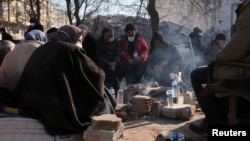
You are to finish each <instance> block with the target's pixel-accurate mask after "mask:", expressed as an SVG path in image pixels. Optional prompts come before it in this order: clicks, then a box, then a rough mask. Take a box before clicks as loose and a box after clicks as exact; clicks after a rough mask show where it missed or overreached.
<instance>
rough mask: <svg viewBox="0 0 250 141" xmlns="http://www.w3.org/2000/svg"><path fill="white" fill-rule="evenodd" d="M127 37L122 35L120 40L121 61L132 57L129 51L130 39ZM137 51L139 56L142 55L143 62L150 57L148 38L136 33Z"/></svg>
mask: <svg viewBox="0 0 250 141" xmlns="http://www.w3.org/2000/svg"><path fill="white" fill-rule="evenodd" d="M125 37H126V36H122V37H121V39H120V41H119V44H120V49H121V61H128V60H129V59H130V56H129V53H128V40H127V39H125ZM135 52H136V53H137V54H138V56H139V57H142V61H143V62H145V61H146V60H147V59H148V53H149V47H148V44H147V42H146V40H145V39H144V38H143V37H142V36H140V35H136V38H135Z"/></svg>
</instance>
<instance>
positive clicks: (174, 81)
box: [171, 77, 180, 97]
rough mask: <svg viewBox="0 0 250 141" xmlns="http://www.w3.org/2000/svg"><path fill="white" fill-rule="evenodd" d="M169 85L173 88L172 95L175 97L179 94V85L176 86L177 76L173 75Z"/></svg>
mask: <svg viewBox="0 0 250 141" xmlns="http://www.w3.org/2000/svg"><path fill="white" fill-rule="evenodd" d="M171 87H172V89H173V97H177V96H179V95H180V89H179V88H180V87H179V86H178V78H177V77H174V78H173V79H172V83H171Z"/></svg>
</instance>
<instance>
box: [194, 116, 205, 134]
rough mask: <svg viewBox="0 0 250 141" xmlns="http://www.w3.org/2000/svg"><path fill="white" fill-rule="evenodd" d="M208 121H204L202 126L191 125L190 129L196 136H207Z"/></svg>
mask: <svg viewBox="0 0 250 141" xmlns="http://www.w3.org/2000/svg"><path fill="white" fill-rule="evenodd" d="M207 127H208V124H207V121H206V120H205V119H204V120H203V121H202V122H201V123H200V124H197V123H196V124H195V123H191V124H190V125H189V129H190V130H191V131H193V132H195V133H196V134H206V133H207Z"/></svg>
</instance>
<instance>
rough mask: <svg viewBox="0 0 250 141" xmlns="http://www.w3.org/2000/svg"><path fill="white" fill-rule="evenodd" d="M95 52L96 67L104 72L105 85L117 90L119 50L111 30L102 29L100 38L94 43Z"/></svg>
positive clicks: (107, 28)
mask: <svg viewBox="0 0 250 141" xmlns="http://www.w3.org/2000/svg"><path fill="white" fill-rule="evenodd" d="M96 50H97V65H99V66H100V67H101V68H102V69H103V70H104V72H105V85H106V86H107V87H108V88H110V87H113V88H115V90H118V82H117V67H118V64H119V63H120V48H119V43H118V39H117V38H115V35H114V30H113V29H112V28H109V27H104V28H103V29H102V33H101V37H100V38H99V39H97V41H96Z"/></svg>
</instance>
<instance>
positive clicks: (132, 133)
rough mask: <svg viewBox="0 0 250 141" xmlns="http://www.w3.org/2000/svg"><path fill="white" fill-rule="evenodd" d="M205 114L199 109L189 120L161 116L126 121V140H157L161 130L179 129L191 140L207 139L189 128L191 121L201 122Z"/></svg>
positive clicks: (202, 140)
mask: <svg viewBox="0 0 250 141" xmlns="http://www.w3.org/2000/svg"><path fill="white" fill-rule="evenodd" d="M203 117H204V114H203V113H202V112H201V111H200V110H199V109H198V110H197V111H196V113H195V115H194V116H193V117H192V118H191V119H190V120H188V121H183V120H176V119H169V118H165V117H160V118H157V119H154V120H152V119H151V120H148V119H139V120H131V121H127V122H124V125H125V131H124V139H123V140H124V141H155V139H156V137H157V135H158V134H159V133H160V132H161V131H179V132H182V133H184V134H185V136H186V137H188V138H189V139H190V140H191V141H206V140H207V139H206V137H205V136H201V135H197V134H195V133H193V132H192V131H190V130H189V128H188V127H189V124H190V123H191V122H200V121H201V119H202V118H203Z"/></svg>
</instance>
